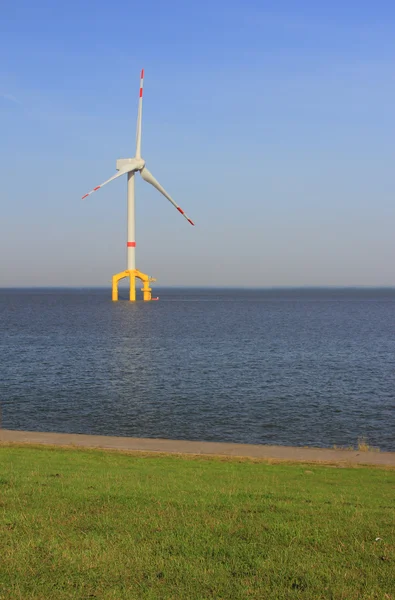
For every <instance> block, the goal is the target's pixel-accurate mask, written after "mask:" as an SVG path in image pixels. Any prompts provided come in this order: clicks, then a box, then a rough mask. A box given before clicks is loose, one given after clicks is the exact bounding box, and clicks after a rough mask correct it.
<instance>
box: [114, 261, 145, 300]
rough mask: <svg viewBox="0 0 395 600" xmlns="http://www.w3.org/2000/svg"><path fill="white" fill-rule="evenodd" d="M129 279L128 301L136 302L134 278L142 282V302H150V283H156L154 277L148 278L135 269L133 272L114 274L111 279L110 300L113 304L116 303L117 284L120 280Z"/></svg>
mask: <svg viewBox="0 0 395 600" xmlns="http://www.w3.org/2000/svg"><path fill="white" fill-rule="evenodd" d="M126 277H129V300H130V302H135V301H136V278H137V279H140V280H141V281H142V282H143V287H142V288H141V291H142V292H143V300H144V301H145V302H149V301H150V300H151V292H152V289H151V288H150V285H149V284H150V283H151V282H152V281H156V279H155V278H154V277H150V276H149V275H146V274H145V273H142V272H141V271H138V270H137V269H135V270H134V271H128V270H126V271H122V272H121V273H116V275H113V277H112V299H113V302H117V301H118V284H119V282H120V280H121V279H125V278H126Z"/></svg>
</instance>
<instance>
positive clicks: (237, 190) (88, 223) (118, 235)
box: [0, 0, 395, 287]
mask: <svg viewBox="0 0 395 600" xmlns="http://www.w3.org/2000/svg"><path fill="white" fill-rule="evenodd" d="M127 5H128V8H127V9H126V8H125V7H126V6H127ZM1 13H2V14H1V20H0V54H1V57H2V60H1V64H0V159H1V160H0V206H1V218H0V256H1V258H0V287H1V286H32V285H37V286H40V285H77V286H83V285H88V286H89V285H106V284H108V283H109V281H110V278H111V275H112V274H113V273H116V272H119V271H121V270H123V269H124V268H125V266H126V247H125V246H126V181H125V178H121V179H119V180H117V181H115V182H113V183H111V184H110V185H108V186H106V187H105V188H103V189H102V190H100V191H99V192H97V193H95V194H94V195H92V196H90V197H89V198H87V199H86V200H84V201H82V200H81V196H82V195H83V194H85V193H86V192H87V191H89V190H90V189H92V187H94V186H95V185H98V184H99V183H101V182H102V181H104V180H106V179H108V178H109V177H110V176H111V175H113V174H114V173H115V161H116V159H117V158H119V157H128V156H133V154H134V145H135V123H136V111H137V96H138V87H139V73H140V69H141V68H142V67H144V68H145V74H146V78H145V94H144V108H143V147H142V150H143V152H142V153H143V157H144V158H145V160H146V161H147V166H148V168H149V169H150V170H151V171H152V173H153V174H154V175H155V176H156V178H157V179H158V180H159V181H160V183H161V184H162V185H163V186H164V187H165V189H166V190H167V191H168V192H169V193H170V194H171V195H172V196H173V197H174V199H175V200H176V201H177V202H178V203H179V204H180V205H181V206H182V207H183V208H184V210H185V211H186V212H187V213H188V214H189V215H190V217H191V218H192V219H193V220H194V221H195V223H196V227H195V228H193V227H191V226H190V225H189V224H188V223H187V222H186V221H185V220H184V219H183V218H182V217H181V216H180V215H179V214H178V213H177V212H176V211H175V209H174V208H173V207H172V206H171V205H170V204H169V203H168V202H167V201H166V200H165V199H164V198H163V197H162V196H161V195H160V194H159V193H158V192H157V191H156V190H155V189H154V188H152V187H151V186H149V185H148V184H146V183H145V182H143V181H142V180H141V178H140V177H139V176H137V180H138V181H137V185H136V193H137V236H136V238H137V266H138V268H140V270H142V271H143V272H146V273H149V274H151V275H153V276H156V277H157V279H158V282H157V284H158V285H226V286H233V285H235V286H238V285H241V284H243V285H247V286H256V287H260V286H276V285H280V286H293V285H295V286H304V285H395V269H394V262H395V261H394V259H395V235H394V225H395V168H394V165H395V145H394V139H395V135H394V134H395V5H394V4H393V2H390V1H384V2H383V1H380V0H379V1H378V2H375V3H373V2H367V1H357V0H350V1H349V2H341V1H340V0H333V1H332V2H330V3H328V2H326V3H321V2H315V1H314V2H313V1H307V0H300V2H294V1H293V0H285V1H281V0H277V1H270V0H268V1H266V0H245V2H243V3H240V2H236V1H235V0H211V1H210V2H208V1H207V0H201V1H200V2H198V3H192V2H187V1H186V0H182V1H181V0H172V2H162V1H160V0H147V1H146V2H143V3H136V4H134V3H126V4H125V3H123V4H122V3H121V4H113V3H110V2H108V1H104V0H95V1H93V0H86V1H85V2H81V1H77V0H70V1H69V2H67V3H66V2H62V3H58V2H53V1H49V0H47V1H44V0H37V1H36V2H30V1H28V0H3V2H2V5H1Z"/></svg>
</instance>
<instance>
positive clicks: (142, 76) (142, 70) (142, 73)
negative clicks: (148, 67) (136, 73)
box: [140, 69, 144, 79]
mask: <svg viewBox="0 0 395 600" xmlns="http://www.w3.org/2000/svg"><path fill="white" fill-rule="evenodd" d="M140 79H144V69H141V75H140Z"/></svg>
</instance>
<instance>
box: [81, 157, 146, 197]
mask: <svg viewBox="0 0 395 600" xmlns="http://www.w3.org/2000/svg"><path fill="white" fill-rule="evenodd" d="M135 170H136V166H135V165H134V164H133V163H131V164H130V165H129V166H128V167H125V168H124V169H121V170H120V171H118V173H115V175H113V176H112V177H110V179H107V181H105V182H104V183H101V184H100V185H98V186H96V187H95V188H93V190H91V191H90V192H88V193H87V194H85V196H82V200H83V199H84V198H87V197H88V196H90V195H91V194H93V192H97V190H100V188H102V187H103V185H106V184H107V183H110V181H113V180H114V179H116V178H117V177H121V175H125V173H129V172H130V171H135Z"/></svg>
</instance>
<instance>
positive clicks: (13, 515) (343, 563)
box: [0, 446, 395, 600]
mask: <svg viewBox="0 0 395 600" xmlns="http://www.w3.org/2000/svg"><path fill="white" fill-rule="evenodd" d="M378 537H379V538H381V539H380V540H378V541H375V540H376V538H378ZM0 598H1V599H2V600H3V599H7V600H8V599H11V600H14V599H23V600H33V599H34V600H36V599H47V598H50V599H53V600H63V599H66V598H78V599H88V598H99V599H101V600H102V599H103V600H105V599H110V598H111V599H114V598H116V599H118V598H122V599H123V598H125V599H128V600H133V599H141V598H143V599H146V598H149V599H155V600H157V599H162V598H163V599H165V598H166V599H168V598H172V599H174V600H180V599H188V600H195V599H196V600H203V599H206V598H207V599H208V598H215V599H216V600H217V599H231V600H237V599H245V598H246V599H249V598H256V599H259V600H266V599H268V598H273V599H276V600H277V599H282V598H284V599H287V600H288V599H293V598H303V599H314V600H319V599H320V598H328V599H336V600H337V599H344V600H353V599H355V600H363V599H374V598H379V599H392V598H395V471H393V470H384V469H377V468H333V467H332V468H331V467H325V466H312V465H310V466H309V465H290V464H267V463H263V462H253V461H237V460H228V461H226V460H221V459H207V458H206V459H204V458H185V457H176V456H173V457H172V456H155V455H149V456H144V455H128V454H121V453H116V452H106V451H97V450H92V451H89V450H72V449H52V448H32V447H13V446H3V447H0Z"/></svg>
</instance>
